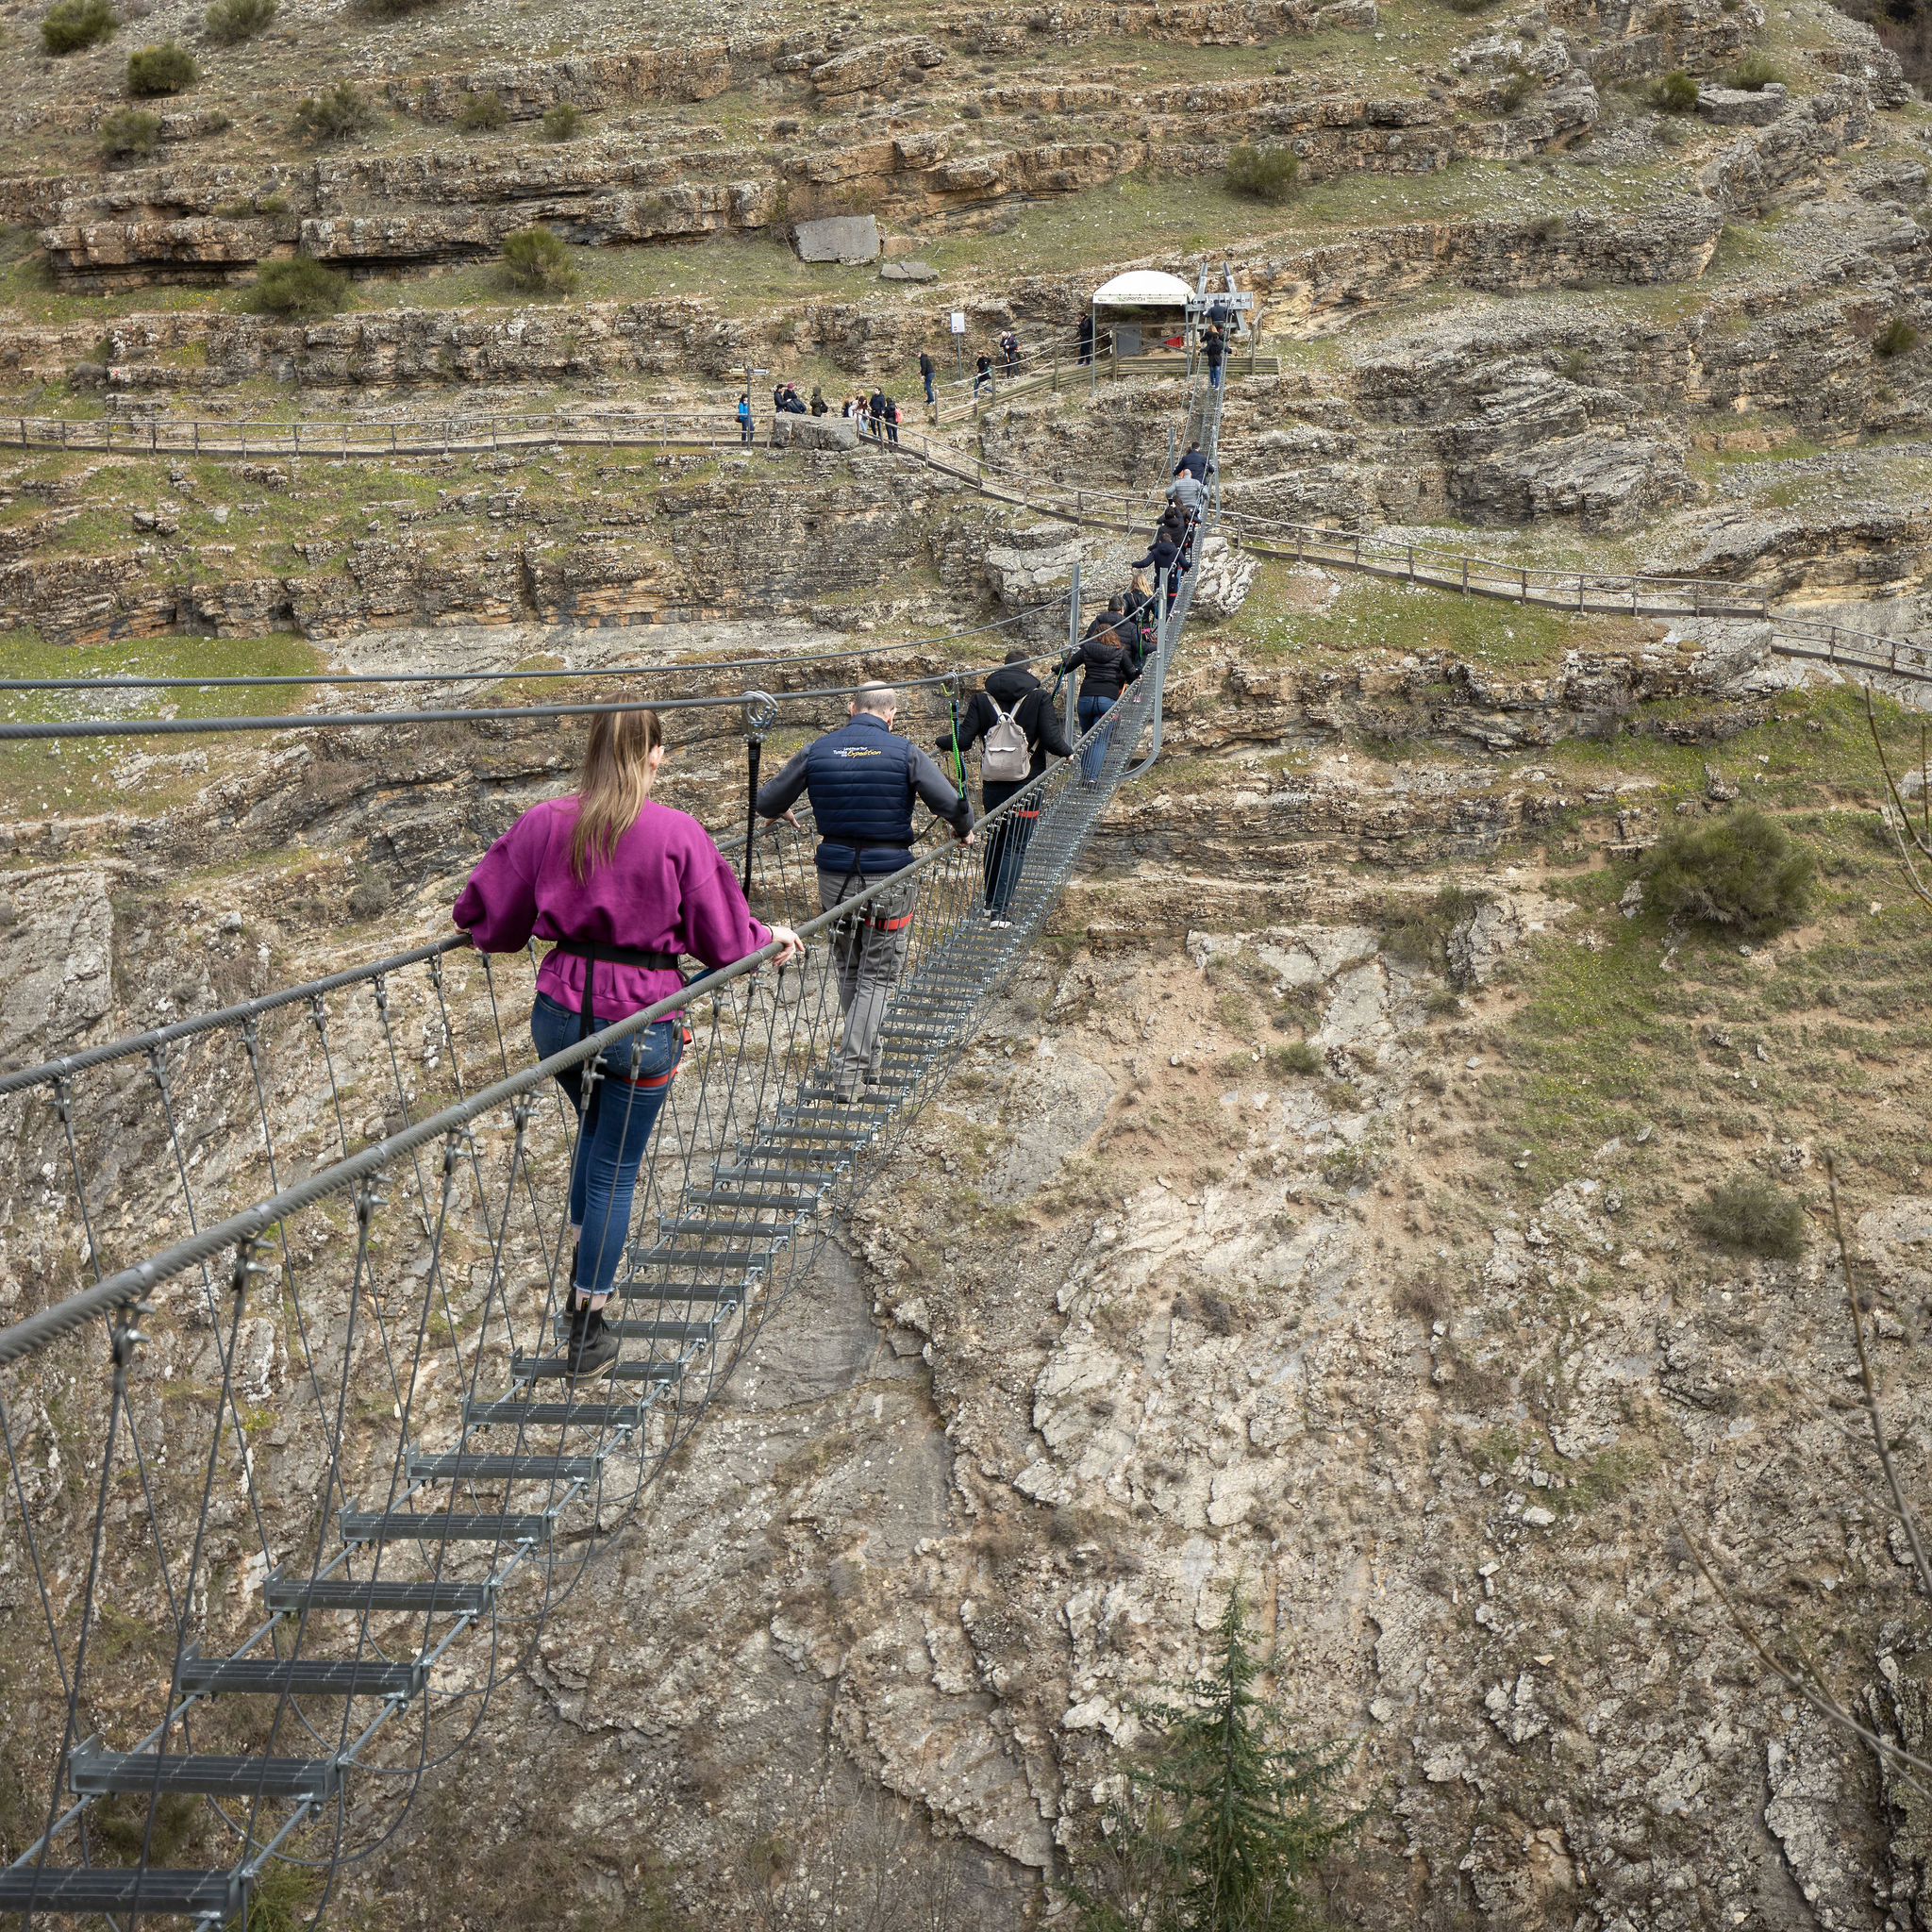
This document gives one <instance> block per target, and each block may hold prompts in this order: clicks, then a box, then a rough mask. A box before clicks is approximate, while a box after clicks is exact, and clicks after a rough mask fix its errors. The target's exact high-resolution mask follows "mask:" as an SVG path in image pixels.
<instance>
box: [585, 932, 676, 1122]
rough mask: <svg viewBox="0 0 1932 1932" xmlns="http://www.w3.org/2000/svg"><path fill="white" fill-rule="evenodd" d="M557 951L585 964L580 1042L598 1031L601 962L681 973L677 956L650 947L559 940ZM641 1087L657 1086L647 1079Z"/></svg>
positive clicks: (595, 941)
mask: <svg viewBox="0 0 1932 1932" xmlns="http://www.w3.org/2000/svg"><path fill="white" fill-rule="evenodd" d="M557 950H558V952H559V953H568V954H570V955H571V956H572V957H573V958H577V959H581V960H582V961H583V962H584V997H583V1001H582V1004H581V1005H580V1006H579V1007H578V1008H577V1038H578V1039H579V1040H588V1039H590V1037H591V1034H593V1033H594V1032H595V1031H596V1030H597V1023H596V1021H595V1019H594V1018H593V1017H592V1014H591V988H592V986H593V985H594V984H595V982H596V978H597V961H598V960H600V959H601V960H603V962H604V963H605V964H606V965H607V966H641V967H643V968H644V969H646V970H647V971H649V972H655V973H675V972H676V971H677V955H676V954H675V953H654V952H652V951H651V950H650V948H649V947H647V946H607V945H606V944H604V943H603V941H601V940H558V941H557ZM665 1078H666V1079H668V1078H670V1075H669V1074H666V1075H665ZM639 1084H640V1085H641V1086H645V1087H648V1086H651V1085H653V1084H654V1083H653V1082H651V1081H649V1080H644V1081H641V1082H640V1083H639Z"/></svg>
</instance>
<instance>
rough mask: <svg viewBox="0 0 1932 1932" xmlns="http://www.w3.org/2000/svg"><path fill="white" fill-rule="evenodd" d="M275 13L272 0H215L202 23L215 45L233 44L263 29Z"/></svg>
mask: <svg viewBox="0 0 1932 1932" xmlns="http://www.w3.org/2000/svg"><path fill="white" fill-rule="evenodd" d="M274 19H275V0H214V5H213V6H212V7H210V8H208V11H207V12H206V13H205V14H203V15H202V25H203V26H204V27H205V28H207V30H208V39H209V40H211V41H212V42H214V43H215V44H216V45H217V46H219V47H236V46H240V45H241V43H242V42H243V41H252V40H253V39H254V38H255V37H256V35H257V34H262V33H266V32H267V31H268V29H269V25H270V23H271V22H272V21H273V20H274Z"/></svg>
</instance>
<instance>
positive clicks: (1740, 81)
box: [1724, 54, 1785, 94]
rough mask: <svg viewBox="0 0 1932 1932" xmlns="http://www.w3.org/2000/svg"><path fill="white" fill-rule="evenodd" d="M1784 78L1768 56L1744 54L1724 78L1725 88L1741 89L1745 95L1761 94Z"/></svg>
mask: <svg viewBox="0 0 1932 1932" xmlns="http://www.w3.org/2000/svg"><path fill="white" fill-rule="evenodd" d="M1784 77H1785V71H1784V69H1783V68H1782V67H1780V66H1779V65H1778V64H1777V62H1776V61H1775V60H1774V59H1773V58H1771V56H1770V55H1768V54H1746V55H1745V56H1744V58H1742V59H1741V60H1740V61H1739V62H1738V64H1737V65H1736V66H1735V67H1734V68H1732V69H1731V71H1730V73H1729V74H1727V75H1725V76H1724V85H1725V86H1726V87H1735V88H1741V89H1742V90H1743V91H1744V92H1746V93H1747V94H1755V93H1761V92H1763V91H1764V90H1765V89H1766V88H1768V87H1774V86H1775V85H1777V84H1778V83H1779V82H1781V81H1782V80H1783V79H1784Z"/></svg>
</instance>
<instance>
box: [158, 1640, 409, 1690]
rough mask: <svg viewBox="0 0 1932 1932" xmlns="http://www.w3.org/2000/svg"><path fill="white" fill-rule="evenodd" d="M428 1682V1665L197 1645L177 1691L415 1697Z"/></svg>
mask: <svg viewBox="0 0 1932 1932" xmlns="http://www.w3.org/2000/svg"><path fill="white" fill-rule="evenodd" d="M428 1678H429V1666H428V1665H427V1664H426V1663H422V1662H417V1663H401V1664H395V1663H385V1662H384V1661H383V1660H382V1659H381V1658H380V1657H203V1656H202V1655H201V1653H200V1652H199V1651H198V1650H196V1649H194V1648H193V1647H192V1645H191V1646H190V1648H189V1649H188V1651H187V1652H186V1653H185V1654H184V1655H183V1657H182V1658H181V1661H180V1663H179V1664H178V1665H177V1666H176V1667H175V1690H176V1691H180V1692H182V1693H184V1694H186V1693H190V1692H197V1691H198V1692H200V1693H202V1694H204V1695H209V1696H212V1695H216V1694H219V1693H220V1692H223V1691H265V1692H269V1693H272V1694H279V1693H281V1692H283V1691H315V1692H316V1693H317V1694H318V1695H322V1696H328V1697H414V1696H416V1695H417V1694H418V1693H419V1692H420V1691H422V1689H423V1686H424V1685H425V1683H426V1682H427V1681H428Z"/></svg>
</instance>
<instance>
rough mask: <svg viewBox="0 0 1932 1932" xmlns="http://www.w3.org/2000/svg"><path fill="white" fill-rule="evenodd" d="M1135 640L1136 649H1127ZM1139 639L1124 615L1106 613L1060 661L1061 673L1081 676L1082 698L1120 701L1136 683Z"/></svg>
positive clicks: (1102, 614)
mask: <svg viewBox="0 0 1932 1932" xmlns="http://www.w3.org/2000/svg"><path fill="white" fill-rule="evenodd" d="M1129 638H1132V640H1133V644H1134V649H1132V650H1131V651H1130V650H1129V648H1128V643H1127V640H1128V639H1129ZM1139 644H1140V640H1139V638H1138V637H1135V636H1134V627H1133V626H1132V625H1130V624H1129V623H1128V622H1127V619H1126V616H1125V614H1124V612H1122V611H1119V610H1104V611H1102V612H1101V614H1100V615H1099V616H1098V617H1096V618H1095V619H1094V620H1093V622H1092V623H1091V624H1090V625H1088V626H1087V635H1086V636H1085V637H1084V638H1082V639H1081V640H1080V641H1079V643H1078V644H1076V645H1075V646H1074V649H1073V650H1071V651H1069V652H1068V653H1067V655H1066V657H1065V658H1062V659H1061V660H1060V669H1061V670H1062V671H1074V670H1077V671H1079V672H1080V674H1081V677H1080V695H1081V696H1082V697H1083V698H1118V697H1119V696H1120V694H1121V692H1122V691H1123V690H1124V688H1125V687H1126V686H1127V685H1130V684H1132V683H1133V681H1134V675H1135V660H1136V659H1137V658H1138V657H1139V655H1140V652H1139Z"/></svg>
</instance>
